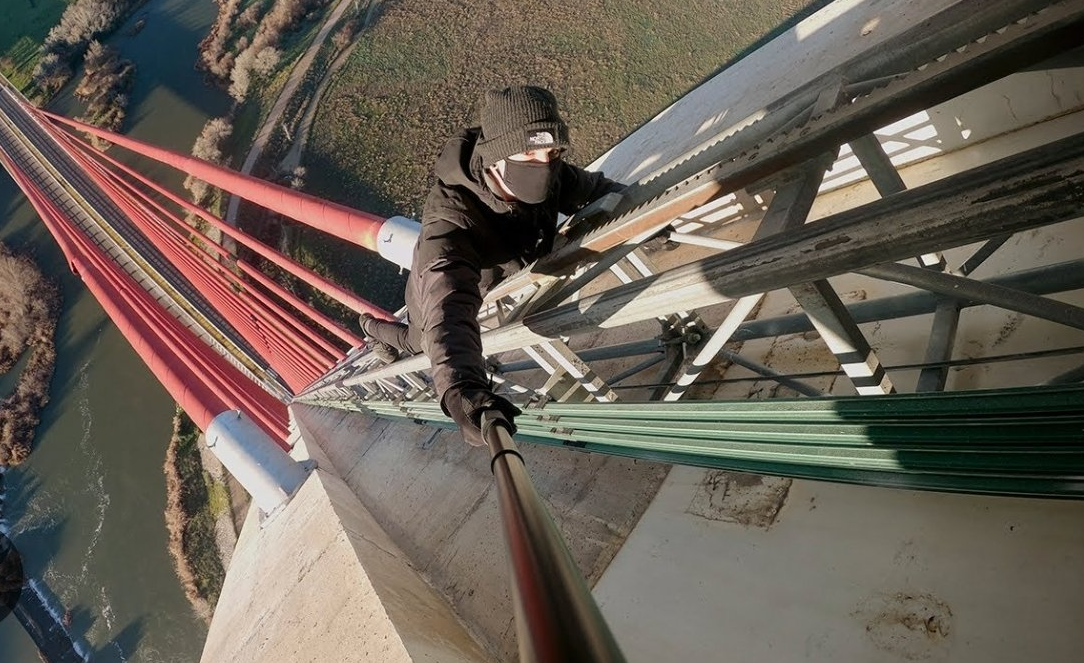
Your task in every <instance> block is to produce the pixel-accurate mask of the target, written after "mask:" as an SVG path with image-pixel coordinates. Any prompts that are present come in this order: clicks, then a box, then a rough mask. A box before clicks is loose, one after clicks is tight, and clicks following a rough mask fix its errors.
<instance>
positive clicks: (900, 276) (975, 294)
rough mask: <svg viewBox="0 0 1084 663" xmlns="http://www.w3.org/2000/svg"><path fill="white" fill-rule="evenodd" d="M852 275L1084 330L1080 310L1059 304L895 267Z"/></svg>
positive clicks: (959, 278)
mask: <svg viewBox="0 0 1084 663" xmlns="http://www.w3.org/2000/svg"><path fill="white" fill-rule="evenodd" d="M855 271H856V272H857V273H859V274H864V275H865V276H871V277H873V278H876V279H883V280H886V281H894V282H896V283H902V284H904V285H909V286H913V287H916V288H922V289H923V290H929V291H931V292H936V293H938V294H941V295H944V296H946V297H956V296H959V297H963V298H966V299H970V300H973V301H978V302H982V303H984V304H991V305H993V306H997V307H999V308H1004V309H1008V310H1010V311H1016V312H1018V313H1024V314H1025V315H1031V316H1035V317H1037V318H1043V319H1044V320H1050V321H1052V322H1057V323H1059V324H1063V325H1066V326H1068V327H1075V328H1077V329H1084V308H1081V307H1079V306H1073V305H1072V304H1066V303H1065V302H1059V301H1058V300H1056V299H1049V298H1047V297H1039V296H1037V295H1031V294H1028V293H1026V292H1021V291H1019V290H1013V289H1011V288H1005V287H1003V286H998V285H992V284H990V283H983V282H982V281H974V280H972V279H968V278H964V277H962V276H955V275H953V274H943V273H939V272H934V271H931V270H927V269H920V268H918V267H911V266H910V265H901V264H898V263H885V264H882V265H872V266H870V267H863V268H861V269H856V270H855Z"/></svg>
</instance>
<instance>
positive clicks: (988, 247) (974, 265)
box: [954, 235, 1012, 276]
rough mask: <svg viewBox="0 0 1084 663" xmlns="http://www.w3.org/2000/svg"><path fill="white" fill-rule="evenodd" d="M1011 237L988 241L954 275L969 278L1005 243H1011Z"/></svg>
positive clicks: (1005, 236)
mask: <svg viewBox="0 0 1084 663" xmlns="http://www.w3.org/2000/svg"><path fill="white" fill-rule="evenodd" d="M1010 237H1012V235H1002V236H1001V237H995V238H993V239H989V240H986V242H985V243H984V244H983V245H982V246H980V247H979V248H978V249H977V250H976V251H975V252H974V253H972V254H971V257H970V258H968V259H967V260H965V261H964V262H963V264H962V265H960V268H959V269H958V270H956V272H954V273H956V274H958V275H959V276H969V275H970V274H971V272H973V271H975V270H976V269H978V268H979V265H981V264H982V263H984V262H986V259H987V258H989V257H990V256H992V255H994V253H995V252H996V251H997V250H998V249H1000V248H1001V246H1002V245H1003V244H1004V243H1005V242H1007V241H1009V238H1010Z"/></svg>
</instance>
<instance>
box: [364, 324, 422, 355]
mask: <svg viewBox="0 0 1084 663" xmlns="http://www.w3.org/2000/svg"><path fill="white" fill-rule="evenodd" d="M365 326H366V327H368V329H369V335H370V336H372V337H373V338H375V339H376V340H378V341H384V342H385V343H387V344H388V345H390V346H392V347H394V348H396V349H398V350H399V351H400V352H405V353H408V354H418V353H419V352H421V351H422V344H421V339H420V338H418V335H417V334H416V333H414V330H413V328H411V327H410V326H409V325H404V324H403V323H401V322H389V321H387V320H380V319H374V320H372V321H371V322H369V324H367V325H365Z"/></svg>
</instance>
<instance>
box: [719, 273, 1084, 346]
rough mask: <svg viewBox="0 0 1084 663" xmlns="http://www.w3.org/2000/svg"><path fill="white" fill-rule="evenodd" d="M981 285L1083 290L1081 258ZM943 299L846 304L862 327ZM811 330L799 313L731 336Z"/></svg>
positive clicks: (926, 295)
mask: <svg viewBox="0 0 1084 663" xmlns="http://www.w3.org/2000/svg"><path fill="white" fill-rule="evenodd" d="M982 282H983V283H991V284H994V285H1001V286H1005V287H1007V288H1013V289H1014V290H1020V291H1023V292H1029V293H1031V294H1035V295H1045V294H1052V293H1057V292H1067V291H1069V290H1078V289H1080V288H1084V259H1082V260H1070V261H1068V262H1062V263H1058V264H1055V265H1049V266H1045V267H1036V268H1033V269H1026V270H1021V271H1019V272H1013V273H1011V274H1004V275H1001V276H995V277H993V278H990V279H986V280H984V281H982ZM943 299H944V298H943V297H941V296H940V295H936V294H934V293H932V292H926V291H921V292H913V293H910V294H906V295H896V296H894V297H883V298H881V299H873V300H869V301H864V302H857V303H854V304H850V305H848V306H847V310H848V311H850V314H851V317H852V318H854V320H855V322H857V323H859V324H863V323H867V322H878V321H881V320H895V319H899V318H909V317H912V316H916V315H926V314H928V313H933V312H934V311H936V310H937V306H938V304H939V303H940V302H941V301H942V300H943ZM957 303H959V304H960V306H962V307H963V308H968V307H970V306H978V305H980V304H981V303H982V302H977V301H973V300H957ZM812 330H813V325H812V323H810V322H809V318H807V317H806V316H805V315H803V314H801V313H794V314H791V315H782V316H778V317H775V318H764V319H761V320H750V321H748V322H746V323H745V324H743V325H742V326H741V327H739V328H738V331H737V332H735V334H734V340H736V341H749V340H752V339H755V338H769V337H771V336H783V335H786V334H803V333H805V332H808V331H812Z"/></svg>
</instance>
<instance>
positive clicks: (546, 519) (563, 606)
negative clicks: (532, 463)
mask: <svg viewBox="0 0 1084 663" xmlns="http://www.w3.org/2000/svg"><path fill="white" fill-rule="evenodd" d="M481 425H482V435H483V437H484V439H485V440H486V443H487V444H488V445H489V450H490V453H491V454H492V460H491V461H490V468H491V469H492V470H493V476H494V478H495V479H496V481H497V496H498V499H499V501H500V505H501V520H502V522H503V524H504V534H505V542H506V544H507V545H508V556H509V558H510V560H511V562H512V594H513V600H514V601H515V604H516V632H517V635H518V638H519V656H520V660H521V661H531V662H537V663H551V662H552V663H564V662H566V661H624V660H625V657H624V656H623V655H622V654H621V650H620V649H619V648H618V646H617V641H616V640H614V637H613V634H612V633H611V632H610V628H609V626H607V625H606V622H605V621H604V620H603V618H602V613H601V612H600V611H599V609H598V605H597V604H596V603H595V600H594V598H593V597H592V596H591V590H590V589H589V588H588V587H587V581H586V580H584V578H583V575H582V574H581V573H580V570H579V569H578V568H576V563H575V562H574V561H573V560H572V555H570V554H569V552H568V548H567V546H565V542H564V540H563V539H562V537H561V533H560V532H559V531H558V530H557V527H556V526H555V525H554V524H553V520H552V519H551V518H550V515H549V513H548V512H547V511H546V507H545V506H544V505H543V503H542V500H541V498H540V497H539V496H538V492H537V491H536V490H535V487H534V484H533V483H532V482H531V478H530V476H529V475H528V474H527V468H526V467H525V466H524V463H523V456H521V455H520V453H519V450H518V449H517V448H516V444H515V442H514V441H513V440H512V436H511V435H510V434H509V423H508V422H507V421H506V420H505V419H504V417H503V416H501V415H500V414H499V413H494V412H491V411H486V412H483V413H482V421H481Z"/></svg>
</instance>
